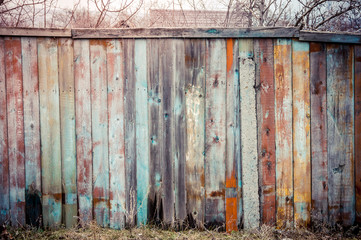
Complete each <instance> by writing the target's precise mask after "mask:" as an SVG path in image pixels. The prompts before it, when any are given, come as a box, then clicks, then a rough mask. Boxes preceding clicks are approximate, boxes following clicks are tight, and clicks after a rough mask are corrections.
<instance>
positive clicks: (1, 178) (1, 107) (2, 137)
mask: <svg viewBox="0 0 361 240" xmlns="http://www.w3.org/2000/svg"><path fill="white" fill-rule="evenodd" d="M5 54H6V52H5V41H4V38H0V65H1V66H3V67H1V68H0V93H1V94H0V224H1V225H3V224H5V223H8V221H9V217H10V202H9V201H10V195H9V194H10V192H9V191H10V184H9V157H8V129H7V125H8V124H7V104H6V102H7V101H6V77H5V76H6V73H5Z"/></svg>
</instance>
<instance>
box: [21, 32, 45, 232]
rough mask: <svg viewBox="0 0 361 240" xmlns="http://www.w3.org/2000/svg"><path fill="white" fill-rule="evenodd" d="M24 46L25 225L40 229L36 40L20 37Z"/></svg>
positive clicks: (39, 156)
mask: <svg viewBox="0 0 361 240" xmlns="http://www.w3.org/2000/svg"><path fill="white" fill-rule="evenodd" d="M21 47H22V61H23V63H22V67H23V87H24V91H23V98H24V142H25V197H26V223H27V224H29V225H33V226H39V225H40V218H41V200H40V198H41V152H40V151H41V149H40V120H39V111H40V109H39V79H38V47H37V41H36V38H33V37H23V38H21ZM30 199H31V201H30Z"/></svg>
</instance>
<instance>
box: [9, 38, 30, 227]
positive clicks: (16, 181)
mask: <svg viewBox="0 0 361 240" xmlns="http://www.w3.org/2000/svg"><path fill="white" fill-rule="evenodd" d="M21 63H22V62H21V39H20V38H5V75H6V102H7V120H8V149H9V150H8V154H9V179H10V211H11V214H10V221H11V225H12V226H15V227H17V226H23V225H25V156H24V155H25V145H24V110H23V79H22V77H23V76H22V67H21Z"/></svg>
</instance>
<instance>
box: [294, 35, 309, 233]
mask: <svg viewBox="0 0 361 240" xmlns="http://www.w3.org/2000/svg"><path fill="white" fill-rule="evenodd" d="M309 53H310V45H309V43H307V42H299V41H297V40H293V42H292V85H293V86H292V87H293V96H292V97H293V101H292V102H293V104H292V106H293V113H292V114H293V130H292V133H293V173H294V180H293V184H294V185H293V191H294V222H295V224H296V226H307V225H308V224H309V222H310V211H311V146H310V142H311V139H310V137H311V136H310V118H311V115H310V72H309V68H310V60H309Z"/></svg>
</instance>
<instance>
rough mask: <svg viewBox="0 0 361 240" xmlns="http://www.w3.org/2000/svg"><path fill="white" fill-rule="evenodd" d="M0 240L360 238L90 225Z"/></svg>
mask: <svg viewBox="0 0 361 240" xmlns="http://www.w3.org/2000/svg"><path fill="white" fill-rule="evenodd" d="M0 239H1V240H2V239H26V240H28V239H29V240H32V239H34V240H35V239H137V240H138V239H140V240H142V239H182V240H185V239H189V240H191V239H194V240H203V239H282V240H288V239H299V240H301V239H302V240H304V239H361V229H360V227H358V226H354V227H351V228H349V229H342V228H338V229H337V228H334V229H332V230H330V229H327V228H322V227H318V228H317V229H290V230H277V229H275V228H272V227H269V226H266V225H265V226H262V227H260V228H259V229H257V230H252V231H239V232H233V233H231V234H227V233H225V232H217V231H208V230H203V231H201V230H195V229H186V230H183V231H174V230H162V229H160V228H159V227H151V226H149V227H142V228H133V229H127V230H112V229H108V228H101V227H98V226H97V225H95V224H90V225H89V226H88V227H85V228H72V229H65V228H59V229H57V230H41V229H36V228H29V227H27V228H10V227H4V226H3V227H1V228H0Z"/></svg>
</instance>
